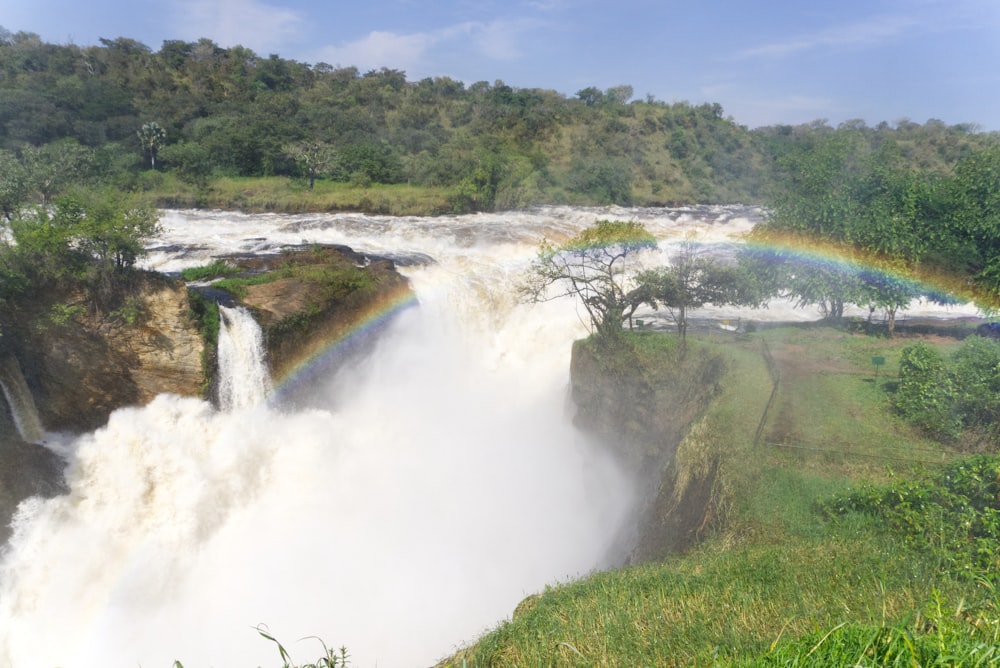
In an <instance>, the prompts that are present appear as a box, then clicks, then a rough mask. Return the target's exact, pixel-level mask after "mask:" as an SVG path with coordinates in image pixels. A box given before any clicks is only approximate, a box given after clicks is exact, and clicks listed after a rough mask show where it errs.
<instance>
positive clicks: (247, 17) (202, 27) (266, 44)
mask: <svg viewBox="0 0 1000 668" xmlns="http://www.w3.org/2000/svg"><path fill="white" fill-rule="evenodd" d="M173 14H174V21H173V22H174V23H175V25H176V29H177V31H178V32H179V34H181V35H183V36H184V38H185V39H192V40H193V39H199V38H201V37H208V38H209V39H212V40H213V41H216V42H218V43H219V44H220V45H221V46H224V47H229V46H235V45H237V44H239V45H242V46H245V47H247V48H250V49H253V50H254V51H256V52H257V53H258V54H260V55H266V54H268V53H274V52H277V51H280V49H281V48H282V47H283V46H285V45H286V44H288V43H290V42H291V41H293V40H295V39H296V38H297V37H298V36H299V29H300V26H301V25H302V16H301V15H300V14H298V13H297V12H295V11H292V10H290V9H287V8H284V7H277V6H274V5H268V4H265V3H263V2H258V0H176V1H175V2H174V4H173Z"/></svg>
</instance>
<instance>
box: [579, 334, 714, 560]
mask: <svg viewBox="0 0 1000 668" xmlns="http://www.w3.org/2000/svg"><path fill="white" fill-rule="evenodd" d="M662 354H663V355H668V356H670V359H669V360H668V361H664V360H663V359H658V360H650V358H649V356H648V354H642V353H639V352H637V351H636V350H635V349H632V348H630V347H628V346H625V347H622V348H619V349H616V350H614V351H607V350H601V349H600V348H598V347H596V346H595V345H594V344H593V343H592V342H591V341H578V342H577V343H576V344H575V345H574V347H573V357H572V363H571V368H570V378H571V385H572V397H573V401H574V403H575V404H576V406H577V413H576V418H575V423H576V424H577V426H579V427H580V428H581V429H583V430H584V431H587V432H588V433H590V434H592V435H594V436H595V437H597V438H598V439H600V440H601V441H603V442H604V443H605V444H606V445H607V446H608V447H609V448H610V449H611V450H612V451H613V452H614V453H615V454H616V455H617V457H618V458H619V459H620V461H621V462H622V463H623V465H624V466H625V468H626V469H627V470H628V471H630V472H631V473H632V474H633V476H634V479H635V480H636V481H637V485H638V486H639V489H638V492H639V498H640V501H639V507H638V509H637V514H636V517H635V521H634V523H633V525H632V527H631V530H630V535H628V536H626V537H624V540H625V541H626V542H627V543H628V544H629V549H628V550H627V555H626V560H627V561H629V562H631V563H639V562H643V561H651V560H657V559H662V558H663V557H665V556H666V555H668V554H671V553H674V552H678V551H681V550H683V549H685V548H687V547H689V546H690V545H691V544H693V543H694V542H695V541H696V540H697V537H698V533H699V530H700V528H701V527H702V526H703V525H704V524H705V523H706V522H707V520H708V519H709V516H710V513H711V502H710V499H711V489H712V483H713V481H714V470H712V469H710V470H707V471H704V470H699V471H683V470H681V468H680V467H679V466H678V465H677V463H676V461H675V453H676V451H677V447H678V445H679V444H680V443H681V441H682V440H683V439H684V437H685V436H686V435H687V433H688V432H689V430H690V429H691V427H692V425H694V424H695V422H696V421H697V419H698V418H699V416H700V415H702V413H703V412H704V410H705V409H706V408H707V406H708V405H709V402H710V401H711V400H712V397H713V396H714V395H715V394H716V392H717V384H718V382H719V380H720V379H721V377H722V375H723V373H724V372H725V364H724V362H723V360H722V358H721V357H719V356H717V355H704V354H702V355H698V354H690V355H687V356H684V357H683V358H680V357H677V356H676V354H675V353H673V352H668V353H662ZM644 355H645V356H644Z"/></svg>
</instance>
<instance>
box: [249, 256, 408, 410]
mask: <svg viewBox="0 0 1000 668" xmlns="http://www.w3.org/2000/svg"><path fill="white" fill-rule="evenodd" d="M238 264H239V266H240V267H241V268H243V269H245V270H248V271H251V272H273V273H274V274H275V275H277V276H280V278H278V279H277V280H273V281H269V282H265V283H260V284H257V285H250V286H248V287H247V288H246V294H245V295H243V296H241V297H240V300H239V301H240V302H241V303H242V304H243V305H244V306H246V307H248V308H250V309H251V310H252V311H253V313H254V317H255V318H256V320H257V322H258V323H260V325H261V327H262V329H263V330H264V336H265V342H266V344H265V345H266V347H267V355H268V359H267V363H268V367H269V368H270V370H271V375H272V377H273V378H274V379H275V382H276V384H281V383H282V382H283V381H284V380H285V379H286V378H288V376H290V375H291V374H294V373H296V372H297V371H298V370H300V369H302V368H303V367H305V366H306V365H308V364H314V365H322V364H323V363H324V361H323V360H321V359H320V358H321V357H322V356H323V353H324V352H326V351H328V350H330V349H331V347H332V346H334V345H337V344H338V343H339V344H343V345H341V348H342V349H341V350H340V351H339V352H340V355H339V357H338V358H337V359H334V360H326V361H325V364H326V367H323V369H324V371H325V372H329V371H330V370H331V369H330V368H329V367H330V365H333V364H337V363H339V362H343V361H344V359H346V358H347V357H348V356H349V355H351V354H358V353H359V352H363V346H364V344H365V343H366V342H368V343H370V342H371V341H372V337H368V338H365V339H362V340H361V342H360V344H358V343H357V342H353V341H351V340H350V334H351V333H352V332H354V331H356V330H357V329H358V328H359V327H363V326H369V325H371V323H375V322H377V321H379V320H380V318H381V317H382V316H384V315H386V314H388V313H392V312H395V311H397V310H399V309H400V308H403V307H405V306H406V305H409V304H414V303H415V300H414V295H413V292H412V290H411V288H410V284H409V281H407V280H406V278H404V277H403V276H402V275H400V274H399V272H397V271H396V268H395V266H394V264H393V263H392V261H390V260H386V259H372V258H366V257H364V256H362V255H359V254H358V253H355V252H354V251H352V250H351V249H350V248H347V247H344V246H309V247H304V248H298V249H292V250H286V252H284V253H282V254H281V255H279V256H272V257H257V258H253V259H251V260H244V261H239V262H238ZM352 344H353V349H351V348H352ZM359 346H360V347H361V348H362V350H359V349H358V348H359ZM345 349H348V350H345ZM287 398H289V399H291V400H295V401H296V403H298V404H304V403H308V399H309V398H308V397H307V396H298V397H294V396H289V397H287Z"/></svg>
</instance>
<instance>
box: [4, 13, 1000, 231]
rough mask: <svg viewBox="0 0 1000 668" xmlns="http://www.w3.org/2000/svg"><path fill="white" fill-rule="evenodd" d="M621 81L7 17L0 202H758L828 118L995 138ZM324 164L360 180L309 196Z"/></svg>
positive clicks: (919, 162)
mask: <svg viewBox="0 0 1000 668" xmlns="http://www.w3.org/2000/svg"><path fill="white" fill-rule="evenodd" d="M633 94H634V91H633V90H632V87H631V86H629V85H621V86H616V87H613V88H610V89H606V90H601V89H598V88H595V87H593V86H590V87H585V88H582V89H581V90H579V91H577V92H576V93H575V94H572V95H566V94H563V93H559V92H557V91H554V90H548V89H520V88H515V87H512V86H509V85H507V84H506V83H504V82H503V81H500V80H497V81H493V82H489V81H479V82H475V83H472V84H468V85H466V84H465V83H463V82H460V81H455V80H453V79H450V78H448V77H428V78H424V79H421V80H419V81H411V80H408V79H407V76H406V73H405V72H402V71H399V70H389V69H385V68H383V69H381V70H371V71H367V72H362V71H360V70H358V68H356V67H350V66H348V67H333V66H331V65H328V64H325V63H317V64H314V65H311V64H308V63H301V62H297V61H294V60H289V59H285V58H281V57H280V56H278V55H275V54H272V55H270V56H268V57H263V56H260V55H258V54H256V53H254V52H253V51H251V50H250V49H247V48H244V47H239V46H237V47H232V48H222V47H220V46H219V45H217V44H215V43H214V42H212V41H211V40H208V39H200V40H198V41H195V42H184V41H179V40H173V41H165V42H164V43H163V44H162V45H160V47H159V49H158V50H156V49H153V48H151V47H150V46H147V45H145V44H142V43H140V42H137V41H136V40H133V39H129V38H127V37H118V38H116V39H103V40H101V44H99V45H95V46H79V45H75V44H66V45H58V44H50V43H46V42H44V41H42V40H41V39H40V38H39V37H38V36H37V35H34V34H32V33H24V32H19V33H13V34H12V33H9V32H6V31H0V166H2V171H3V172H5V173H6V175H7V178H4V179H0V213H2V214H3V215H4V216H5V217H10V215H11V214H12V213H13V212H14V211H15V210H16V205H17V204H18V203H19V202H20V201H22V200H23V199H24V198H25V196H26V195H29V194H30V198H31V199H32V200H41V201H43V202H44V201H47V200H49V199H51V198H52V197H53V196H56V195H58V194H59V193H60V192H63V191H65V190H66V189H67V188H68V187H69V186H71V185H74V184H93V183H95V182H101V183H110V184H112V185H114V186H116V187H118V188H122V189H127V190H137V191H144V192H149V193H151V194H152V195H153V196H154V197H155V199H156V201H157V203H158V204H159V205H161V206H224V207H230V208H236V207H240V208H247V207H253V208H260V209H280V210H308V209H311V210H316V208H317V207H320V208H327V209H328V208H354V209H358V208H361V209H363V210H369V211H383V212H393V211H395V212H399V210H398V208H397V209H394V208H393V207H398V204H397V203H396V202H395V200H397V199H398V190H394V191H392V194H390V195H389V196H387V197H385V196H383V195H382V193H381V192H380V188H381V187H385V186H392V187H394V188H403V187H405V188H417V189H420V190H422V191H426V192H429V193H431V196H430V197H427V198H423V199H422V200H421V205H420V206H421V207H422V209H421V210H422V212H423V213H440V212H442V211H449V212H452V211H479V210H509V209H516V208H520V207H525V206H530V205H535V204H543V203H550V204H576V205H602V204H621V205H630V204H636V205H664V204H677V203H696V202H697V203H745V204H749V203H756V204H764V203H768V202H770V201H771V200H772V199H773V198H774V197H775V196H778V195H779V194H780V193H781V191H782V189H783V187H784V186H783V181H784V179H785V178H786V177H787V166H786V165H785V164H784V163H785V159H786V157H788V156H789V155H794V154H795V152H796V150H797V148H799V147H806V148H809V147H811V146H812V145H813V144H815V143H817V142H821V141H823V140H825V139H826V138H828V137H830V136H831V135H833V134H836V133H837V132H841V133H848V134H850V135H851V136H853V137H857V138H858V139H859V141H860V143H861V144H863V145H864V146H865V147H867V148H873V149H877V148H879V147H883V146H890V147H892V149H893V150H894V151H897V152H898V155H899V159H900V161H902V163H904V164H906V165H907V166H910V167H912V168H914V169H918V170H921V171H927V172H930V173H935V174H940V175H946V174H948V173H950V172H951V170H952V169H953V168H954V166H955V164H956V163H957V162H958V161H959V160H960V159H962V158H963V157H965V156H967V155H969V154H970V153H972V152H975V151H977V150H979V149H982V148H983V147H986V146H990V145H995V144H996V142H997V137H996V136H995V134H990V133H982V132H979V131H978V130H977V128H976V127H974V126H971V125H967V124H966V125H955V126H947V125H945V124H944V123H942V122H940V121H937V120H934V119H931V120H928V121H927V122H926V123H925V124H923V125H921V124H918V123H914V122H911V121H908V120H902V121H896V122H895V123H893V124H889V123H884V122H883V123H880V124H879V125H877V126H876V127H867V126H865V124H864V123H860V122H851V123H845V124H843V125H841V126H839V127H837V128H834V127H831V126H830V125H828V124H827V123H826V122H825V121H821V120H817V121H816V122H813V123H810V124H805V125H801V126H795V127H792V126H772V127H765V128H759V129H756V130H750V129H748V128H746V127H744V126H741V125H739V124H737V123H736V122H734V121H733V120H732V119H731V118H729V117H727V116H726V113H725V110H724V109H723V108H722V106H721V105H719V104H710V103H705V104H699V105H693V104H690V103H689V102H686V101H677V102H671V103H667V102H663V101H660V100H656V99H654V98H652V97H646V98H644V99H642V98H634V96H633ZM267 177H281V179H282V180H283V181H288V180H289V179H293V180H294V187H292V188H285V189H284V190H283V191H282V193H281V196H280V197H274V196H273V195H272V196H270V197H262V196H261V194H260V193H259V192H258V191H259V190H260V186H259V184H250V185H244V186H243V187H241V186H239V185H236V186H232V183H231V181H230V182H228V183H229V184H230V186H232V187H225V186H223V187H220V185H221V184H222V183H224V182H226V180H227V179H230V180H231V179H247V178H267ZM329 184H340V185H342V186H345V187H347V189H348V190H350V191H351V192H352V193H353V194H352V195H343V196H341V197H337V198H333V199H332V200H331V199H330V198H329V197H316V198H313V197H312V192H313V190H314V189H316V188H317V187H318V188H320V189H324V188H326V189H327V192H329ZM286 185H288V184H287V183H286ZM373 188H374V191H372V189H373ZM410 196H411V197H413V196H412V194H411V195H410ZM414 199H421V198H414ZM415 206H416V205H415V204H414V203H411V205H410V207H408V208H407V209H405V211H406V212H408V213H412V212H415Z"/></svg>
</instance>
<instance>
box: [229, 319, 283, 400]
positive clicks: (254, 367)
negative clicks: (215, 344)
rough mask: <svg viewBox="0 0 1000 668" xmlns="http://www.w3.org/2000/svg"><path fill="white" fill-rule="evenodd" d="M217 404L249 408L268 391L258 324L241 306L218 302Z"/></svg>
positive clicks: (269, 379) (268, 381)
mask: <svg viewBox="0 0 1000 668" xmlns="http://www.w3.org/2000/svg"><path fill="white" fill-rule="evenodd" d="M219 316H220V318H219V319H220V322H219V351H218V355H219V406H220V407H221V408H222V409H223V410H226V411H234V410H242V409H246V408H253V407H254V406H257V405H259V404H261V403H263V402H264V400H265V399H267V395H268V394H269V393H270V391H271V377H270V374H269V372H268V370H267V362H266V361H265V357H264V337H263V333H262V332H261V329H260V325H258V324H257V322H256V321H255V320H254V319H253V316H252V315H251V314H250V312H249V311H248V310H247V309H245V308H243V307H242V306H236V307H228V306H222V305H221V304H220V305H219Z"/></svg>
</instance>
